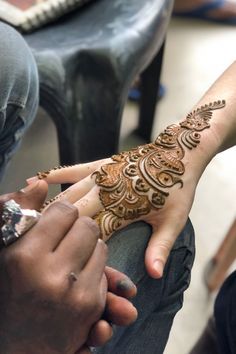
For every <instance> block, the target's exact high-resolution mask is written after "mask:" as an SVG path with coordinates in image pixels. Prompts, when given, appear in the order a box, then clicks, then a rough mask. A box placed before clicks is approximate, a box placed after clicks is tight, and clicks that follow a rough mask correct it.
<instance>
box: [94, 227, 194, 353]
mask: <svg viewBox="0 0 236 354" xmlns="http://www.w3.org/2000/svg"><path fill="white" fill-rule="evenodd" d="M150 235H151V228H150V227H149V226H148V225H147V224H145V223H142V222H139V223H136V224H132V225H130V226H128V227H127V228H126V229H124V230H122V231H120V232H117V234H116V235H114V237H112V238H111V239H110V240H109V242H108V247H109V261H108V263H109V265H111V266H112V267H114V268H116V269H119V270H121V271H123V272H124V273H126V274H127V275H128V276H129V277H130V278H131V279H132V280H133V281H134V283H135V284H136V285H137V288H138V294H137V296H136V298H135V299H134V300H133V303H134V305H135V306H136V307H137V309H138V313H139V316H138V319H137V321H136V322H135V323H134V324H133V325H131V326H129V327H127V328H121V327H116V328H114V336H113V338H112V340H111V341H110V342H109V343H108V344H107V345H105V346H104V347H103V348H99V349H96V351H95V352H96V353H99V354H105V353H106V354H107V353H112V354H121V353H122V354H128V353H129V354H130V353H135V354H139V353H140V354H141V353H142V354H143V353H148V354H161V353H163V351H164V348H165V345H166V342H167V340H168V336H169V332H170V329H171V326H172V322H173V319H174V316H175V314H176V313H177V311H178V310H179V309H180V308H181V307H182V302H183V293H184V290H185V289H186V288H187V287H188V285H189V281H190V272H191V267H192V264H193V260H194V254H195V242H194V231H193V228H192V225H191V223H190V222H189V221H188V223H187V224H186V226H185V228H184V230H183V232H182V233H181V234H180V236H179V237H178V239H177V241H176V243H175V246H174V248H173V249H172V251H171V254H170V257H169V260H168V263H167V265H166V267H165V271H164V275H163V278H162V279H160V280H155V279H152V278H150V277H149V276H148V275H147V273H146V270H145V265H144V252H145V249H146V246H147V243H148V241H149V237H150ZM124 241H125V242H124Z"/></svg>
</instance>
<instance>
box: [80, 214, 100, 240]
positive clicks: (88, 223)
mask: <svg viewBox="0 0 236 354" xmlns="http://www.w3.org/2000/svg"><path fill="white" fill-rule="evenodd" d="M79 223H82V225H83V227H84V228H87V229H89V231H90V234H91V235H92V237H94V238H96V239H97V238H98V237H99V234H100V230H99V227H98V225H97V223H96V222H95V221H94V220H93V219H91V218H89V217H88V216H81V217H80V218H79Z"/></svg>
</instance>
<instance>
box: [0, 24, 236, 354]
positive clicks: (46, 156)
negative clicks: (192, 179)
mask: <svg viewBox="0 0 236 354" xmlns="http://www.w3.org/2000/svg"><path fill="white" fill-rule="evenodd" d="M235 39H236V27H235V28H234V27H227V26H221V25H217V24H210V23H209V24H208V23H204V22H198V21H197V22H191V21H188V20H185V21H183V20H172V22H171V25H170V29H169V35H168V39H167V47H166V54H165V63H164V68H163V77H162V82H163V83H164V84H165V86H166V89H167V93H166V95H165V97H164V98H163V99H162V101H161V103H160V104H159V106H158V112H157V117H156V122H155V127H154V131H153V137H155V136H156V135H157V133H158V132H160V131H161V130H162V129H163V128H164V127H165V126H166V125H167V124H169V123H171V122H174V121H175V120H177V119H180V118H183V117H184V116H185V114H186V113H187V112H188V111H189V110H190V109H191V107H192V106H193V105H194V104H195V103H196V102H197V101H198V100H199V98H200V97H201V95H202V94H203V93H204V92H205V90H206V89H207V88H208V87H209V85H210V84H211V83H212V82H213V81H214V80H215V79H216V78H217V76H218V75H219V74H220V73H221V72H222V71H223V70H224V69H225V68H226V67H227V66H228V65H229V64H230V63H231V62H233V61H234V60H235V57H236V55H235V54H236V47H235ZM136 116H137V115H136V107H135V105H133V104H129V105H127V107H126V110H125V113H124V118H123V126H122V143H121V145H122V147H123V146H124V145H125V146H127V144H128V145H136V144H137V143H138V142H137V140H135V139H131V137H130V136H129V134H128V133H127V132H129V131H130V130H132V128H133V127H134V126H135V124H136ZM57 164H58V156H57V148H56V134H55V130H54V127H53V124H52V123H51V121H50V119H48V117H47V116H45V114H43V112H42V111H41V112H40V114H39V115H38V117H37V119H36V121H35V123H34V125H33V126H32V128H31V130H30V131H29V133H28V134H27V136H26V138H25V140H24V143H23V145H22V148H21V150H20V151H19V152H18V154H17V155H16V156H15V158H14V160H13V163H12V165H11V167H10V169H9V171H8V173H7V175H6V178H5V182H4V183H3V184H2V185H1V192H6V191H10V190H15V189H17V188H19V187H20V186H22V185H24V181H25V178H27V177H29V176H32V175H34V174H35V172H36V171H38V170H44V169H48V168H50V167H52V166H54V165H57ZM235 175H236V148H233V149H231V150H229V151H227V152H224V153H222V154H220V155H218V156H217V157H216V158H215V159H214V161H212V163H211V164H210V165H209V166H208V168H207V170H206V171H205V174H204V176H203V177H202V179H201V181H200V183H199V187H198V190H197V194H196V198H195V203H194V206H193V208H192V211H191V218H192V221H193V224H194V227H195V231H196V239H197V255H196V261H195V264H194V268H193V272H192V282H191V286H190V288H189V290H188V291H187V292H186V296H185V303H184V308H183V310H182V311H180V313H179V314H178V315H177V317H176V320H175V322H174V326H173V329H172V332H171V335H170V340H169V343H168V345H167V348H166V351H165V354H187V353H188V350H189V348H190V347H191V345H192V344H193V343H194V341H195V340H196V338H197V337H198V335H199V333H200V331H201V329H202V328H203V326H204V324H205V322H206V319H207V316H208V313H210V312H211V306H212V297H209V296H208V294H207V292H206V290H205V288H204V285H203V282H202V273H203V269H204V266H205V264H206V262H207V260H208V259H209V258H210V257H211V255H212V254H213V253H214V251H215V250H216V248H217V246H218V245H219V243H220V241H221V240H222V238H223V236H224V234H225V233H226V231H227V229H228V227H229V225H230V223H231V222H232V220H233V218H234V217H235V215H236V183H235ZM10 176H11V178H10ZM12 176H15V178H13V179H12ZM53 193H54V191H52V194H53ZM144 354H146V353H144ZM209 354H210V353H209Z"/></svg>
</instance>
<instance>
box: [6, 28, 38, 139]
mask: <svg viewBox="0 0 236 354" xmlns="http://www.w3.org/2000/svg"><path fill="white" fill-rule="evenodd" d="M0 33H1V36H0V112H4V111H6V109H7V106H8V105H13V106H15V107H16V108H18V109H26V110H27V112H25V114H24V116H23V119H24V120H25V123H28V122H26V120H27V121H28V120H29V121H30V120H32V118H33V113H35V112H34V111H35V110H36V107H37V104H38V72H37V66H36V64H35V60H34V57H33V55H32V53H31V50H30V49H29V47H28V46H27V44H26V42H25V41H24V39H23V37H22V36H21V35H20V34H19V33H18V32H17V31H16V30H14V29H13V28H12V27H10V26H8V25H6V24H4V23H1V22H0ZM27 113H30V114H29V115H28V114H27ZM3 116H4V115H2V117H1V122H0V132H1V129H2V128H3V126H4V123H5V122H4V121H2V118H3Z"/></svg>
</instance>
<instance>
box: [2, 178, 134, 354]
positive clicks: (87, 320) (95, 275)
mask: <svg viewBox="0 0 236 354" xmlns="http://www.w3.org/2000/svg"><path fill="white" fill-rule="evenodd" d="M46 194H47V184H46V183H45V182H44V181H40V182H37V183H36V184H32V185H31V186H30V187H27V188H26V189H24V190H21V191H19V192H15V193H9V194H6V195H4V196H1V197H0V209H1V208H2V205H3V203H4V201H7V200H9V199H14V200H15V201H16V202H18V203H19V204H20V205H21V206H22V207H24V208H31V209H39V208H40V207H41V206H42V203H43V202H44V200H45V197H46ZM62 215H63V218H62ZM62 219H63V222H61V221H60V220H62ZM98 237H99V229H98V228H97V226H96V223H95V222H94V221H93V220H91V219H90V218H78V211H77V209H76V208H75V207H73V206H72V205H70V204H68V203H66V204H65V203H59V204H58V205H55V206H54V207H53V209H51V210H48V212H47V214H44V215H43V216H42V218H41V219H40V221H39V222H38V224H37V225H35V226H34V227H33V228H32V229H31V230H30V231H29V232H27V233H26V234H25V235H23V236H22V238H21V239H20V240H18V241H17V242H15V243H14V244H12V245H10V246H8V247H6V248H4V249H2V250H1V251H0V263H1V269H0V283H1V284H4V286H1V291H0V313H1V317H0V353H4V354H8V353H14V354H15V353H16V354H18V353H19V354H21V353H24V354H27V353H30V354H31V353H33V352H34V353H42V352H44V353H48V354H51V353H52V354H54V353H73V354H74V353H75V352H76V353H79V354H81V353H90V350H89V348H88V345H93V346H95V345H96V346H97V345H103V344H104V343H105V342H106V341H107V340H109V339H110V337H111V336H112V328H111V326H110V324H109V323H108V322H107V321H112V322H113V323H116V324H119V325H128V324H130V323H131V322H133V321H134V320H135V319H136V317H137V311H136V309H135V308H134V307H133V306H132V304H131V303H130V302H129V301H128V300H127V298H130V297H133V296H134V295H135V294H136V287H135V286H134V284H133V283H132V282H131V280H130V279H129V278H128V277H126V276H125V275H124V274H122V273H120V272H118V271H116V270H114V269H112V268H110V267H105V261H106V246H105V245H104V243H103V242H101V241H98ZM69 269H70V270H69ZM71 270H73V271H75V273H76V276H77V277H79V281H78V282H77V281H76V282H71V280H70V279H69V274H70V271H71ZM104 308H106V314H107V319H106V320H105V319H101V315H102V313H103V312H104Z"/></svg>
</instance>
